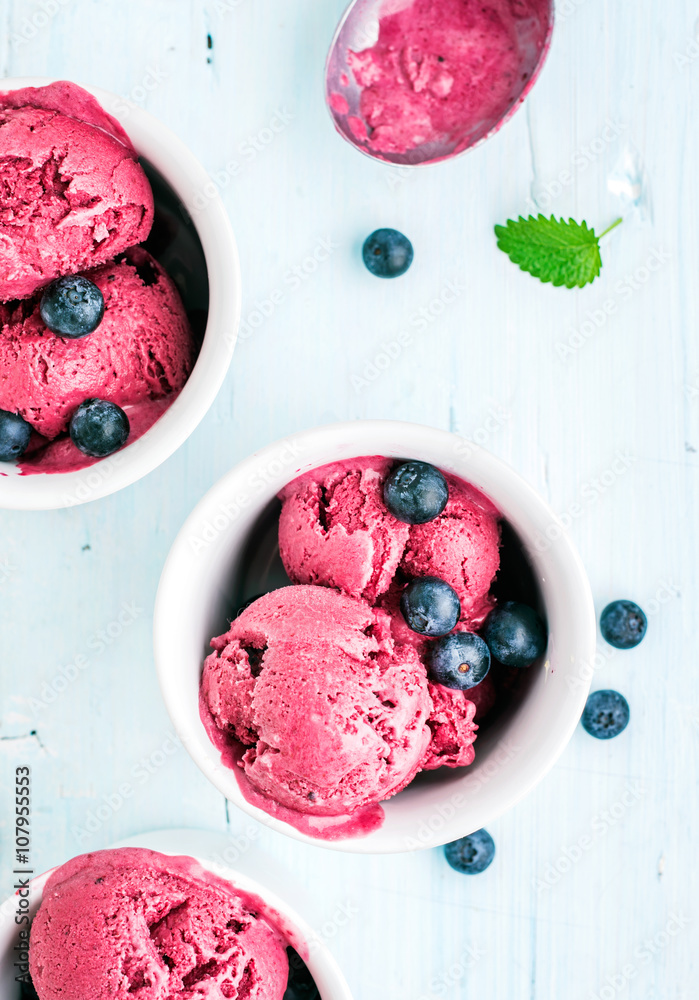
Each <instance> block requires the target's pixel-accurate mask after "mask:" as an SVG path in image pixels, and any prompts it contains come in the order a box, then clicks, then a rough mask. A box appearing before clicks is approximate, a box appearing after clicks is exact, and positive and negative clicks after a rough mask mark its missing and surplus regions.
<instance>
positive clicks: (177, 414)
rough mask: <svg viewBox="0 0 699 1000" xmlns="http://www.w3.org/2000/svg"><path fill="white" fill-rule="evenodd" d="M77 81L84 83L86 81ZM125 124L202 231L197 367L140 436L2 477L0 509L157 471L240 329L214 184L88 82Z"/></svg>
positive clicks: (233, 264) (74, 500) (98, 493)
mask: <svg viewBox="0 0 699 1000" xmlns="http://www.w3.org/2000/svg"><path fill="white" fill-rule="evenodd" d="M55 82H56V80H54V79H49V78H43V77H25V78H15V79H7V80H0V91H7V90H19V89H21V88H22V87H45V86H47V84H49V83H55ZM80 86H83V85H82V84H81V85H80ZM84 89H85V90H87V91H89V92H90V93H91V94H93V96H94V97H96V98H97V100H98V101H99V102H100V104H101V105H102V107H103V108H104V109H105V111H108V112H109V114H111V115H113V116H114V117H115V118H116V119H117V120H118V121H120V122H121V124H122V125H123V127H124V129H125V130H126V132H127V133H128V135H129V137H130V138H131V141H132V142H133V144H134V146H135V147H136V150H137V152H138V154H139V155H140V156H142V157H144V158H145V159H146V160H148V162H149V163H151V164H152V166H153V167H155V169H156V170H157V171H158V172H159V173H160V175H161V176H162V177H163V179H164V180H165V181H167V183H168V184H169V185H170V187H171V188H172V189H173V191H174V192H175V194H176V195H177V197H178V198H179V199H180V201H181V203H182V205H183V206H184V207H185V208H186V209H187V211H188V212H189V215H190V216H191V218H192V221H193V223H194V226H195V228H196V230H197V233H198V236H199V239H200V241H201V245H202V248H203V250H204V256H205V258H206V268H207V273H208V280H209V315H208V321H207V325H206V333H205V336H204V342H203V344H202V347H201V351H200V353H199V357H198V359H197V362H196V365H195V366H194V370H193V372H192V374H191V375H190V377H189V380H188V381H187V384H186V385H185V387H184V389H183V390H182V392H181V393H180V395H179V397H178V398H177V399H176V400H175V402H174V403H173V404H172V406H171V407H169V409H168V410H166V411H165V413H164V414H163V416H161V417H160V419H159V420H158V421H157V422H156V423H155V425H154V426H153V427H151V429H150V430H148V431H147V432H146V433H145V434H144V435H143V437H141V438H138V439H137V440H136V441H135V442H134V443H133V444H132V445H127V447H126V448H124V449H123V450H122V451H119V452H117V453H116V454H114V455H111V456H109V457H108V458H105V459H103V460H102V461H101V462H98V463H96V464H95V465H92V466H90V467H89V468H87V469H81V470H80V471H78V472H67V473H53V474H42V475H31V476H20V475H2V476H0V508H10V509H15V510H50V509H53V508H58V507H69V506H73V505H75V504H80V503H85V502H87V501H89V500H96V499H98V498H100V497H104V496H108V495H109V494H110V493H115V492H116V491H117V490H120V489H123V488H124V487H125V486H130V485H131V483H134V482H136V480H138V479H141V478H142V477H143V476H145V475H147V474H148V473H149V472H152V471H153V469H155V468H157V466H159V465H160V464H161V463H162V462H164V461H165V459H167V458H169V457H170V455H172V454H173V452H175V451H176V450H177V449H178V448H179V447H180V445H182V444H183V443H184V442H185V441H186V440H187V438H188V437H189V435H190V434H191V433H192V431H194V429H195V428H196V427H197V425H198V424H199V423H200V422H201V420H202V419H203V418H204V416H205V415H206V413H207V411H208V409H209V407H210V406H211V404H212V403H213V401H214V399H215V398H216V395H217V393H218V391H219V389H220V388H221V385H222V383H223V380H224V378H225V376H226V373H227V371H228V368H229V366H230V362H231V358H232V356H233V349H234V347H235V341H236V336H237V332H238V323H239V321H240V309H241V301H242V297H241V282H240V264H239V261H238V250H237V247H236V243H235V238H234V236H233V231H232V229H231V225H230V222H229V219H228V215H227V213H226V209H225V208H224V205H223V202H222V201H221V199H220V197H219V195H218V191H217V188H216V187H215V185H214V184H213V182H212V181H211V179H210V178H209V175H208V174H207V172H206V171H205V170H204V168H203V167H202V165H201V164H200V163H199V161H198V160H197V159H196V157H195V156H194V154H193V153H191V152H190V150H189V149H188V148H187V146H185V144H184V143H183V142H182V141H181V140H180V139H178V138H177V136H176V135H175V134H174V133H173V132H171V131H170V129H169V128H167V127H166V126H165V125H163V124H162V122H160V121H158V119H157V118H154V117H153V116H152V115H150V114H148V112H147V111H144V110H143V109H142V108H140V107H138V106H137V105H135V104H132V103H131V102H129V101H126V100H124V99H123V98H121V97H117V96H116V95H115V94H110V93H108V92H107V91H105V90H100V89H98V88H96V87H84Z"/></svg>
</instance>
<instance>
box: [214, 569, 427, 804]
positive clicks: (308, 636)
mask: <svg viewBox="0 0 699 1000" xmlns="http://www.w3.org/2000/svg"><path fill="white" fill-rule="evenodd" d="M212 646H213V648H214V652H213V653H212V654H211V655H210V656H209V657H208V658H207V660H206V662H205V665H204V673H203V677H202V695H203V699H204V702H205V704H206V705H207V706H208V709H209V711H210V712H211V715H212V716H213V719H214V721H215V724H216V726H217V727H218V729H219V730H220V731H221V732H223V733H225V734H227V735H228V736H229V737H231V738H234V739H236V740H238V741H239V742H240V743H242V744H243V745H244V746H246V747H248V749H247V750H246V752H245V754H244V756H243V758H242V766H243V769H244V771H245V775H246V776H247V778H248V779H249V780H250V782H251V783H252V784H253V785H254V786H255V788H257V789H258V790H259V791H261V792H262V793H263V794H264V795H266V796H268V797H269V798H270V799H272V800H274V801H275V802H278V803H280V804H281V805H283V806H286V807H288V808H291V809H294V810H297V811H298V812H301V813H312V814H315V815H319V816H323V815H344V814H350V813H352V812H353V811H355V810H356V809H358V808H360V807H361V806H363V805H366V804H369V803H372V804H373V803H376V802H379V801H383V800H384V799H387V798H388V797H389V796H391V795H394V794H395V793H396V792H398V791H400V790H401V789H402V788H404V787H405V786H406V785H407V784H408V783H409V782H410V781H411V780H412V779H413V777H414V776H415V774H416V773H417V771H418V770H419V768H420V764H421V761H422V759H423V757H424V756H425V753H426V751H427V747H428V745H429V742H430V730H429V728H428V725H427V720H428V718H429V716H430V712H431V710H432V703H431V701H430V697H429V693H428V686H427V678H426V674H425V670H424V667H423V665H422V664H421V662H420V660H419V657H418V656H417V653H416V652H415V650H414V649H413V648H412V647H411V646H400V645H396V644H395V643H394V642H393V640H392V638H391V634H390V623H389V621H388V617H387V616H386V615H385V614H384V613H383V612H381V611H378V610H374V609H372V608H371V607H370V606H369V604H367V602H366V601H363V600H361V599H358V598H353V597H349V596H347V595H344V594H340V593H338V592H336V591H335V590H331V589H328V588H324V587H315V586H295V587H286V588H283V589H281V590H277V591H274V592H273V593H271V594H267V595H265V596H264V597H261V598H260V599H259V600H257V601H256V602H255V603H254V604H253V605H251V606H250V607H249V608H248V609H247V610H246V611H244V612H243V613H242V614H241V615H240V616H239V617H238V618H237V619H236V620H235V621H234V622H233V623H232V625H231V627H230V630H229V631H228V632H227V633H226V634H225V635H223V636H220V637H218V638H217V639H214V640H213V642H212Z"/></svg>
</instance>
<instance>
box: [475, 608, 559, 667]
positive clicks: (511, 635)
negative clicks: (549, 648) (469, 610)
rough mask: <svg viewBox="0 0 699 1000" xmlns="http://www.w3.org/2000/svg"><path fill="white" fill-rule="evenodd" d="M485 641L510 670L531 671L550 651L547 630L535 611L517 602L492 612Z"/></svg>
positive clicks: (487, 624)
mask: <svg viewBox="0 0 699 1000" xmlns="http://www.w3.org/2000/svg"><path fill="white" fill-rule="evenodd" d="M483 638H484V639H485V641H486V642H487V643H488V646H489V647H490V652H491V653H492V655H493V657H494V658H495V659H496V660H499V661H500V663H503V664H504V665H505V666H506V667H528V666H530V665H531V664H532V663H533V662H534V660H537V659H538V658H539V657H540V656H543V654H544V653H545V651H546V644H547V635H546V626H545V625H544V623H543V622H542V620H541V618H540V617H539V615H538V614H537V613H536V611H535V610H534V609H533V608H530V607H528V606H527V605H526V604H518V603H517V602H516V601H507V603H506V604H503V605H502V606H501V607H499V608H495V609H494V610H493V611H491V612H490V614H489V615H488V618H487V619H486V623H485V627H484V629H483Z"/></svg>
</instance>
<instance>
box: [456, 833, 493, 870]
mask: <svg viewBox="0 0 699 1000" xmlns="http://www.w3.org/2000/svg"><path fill="white" fill-rule="evenodd" d="M444 856H445V857H446V859H447V861H448V862H449V864H450V865H451V866H452V868H453V869H454V870H455V871H457V872H461V874H462V875H480V873H481V872H484V871H485V870H486V868H488V867H489V866H490V864H491V862H492V860H493V858H494V857H495V842H494V841H493V838H492V837H491V836H490V834H489V833H488V831H487V830H476V832H475V833H470V834H469V835H468V837H462V838H461V839H460V840H455V841H453V842H452V843H451V844H446V845H445V847H444Z"/></svg>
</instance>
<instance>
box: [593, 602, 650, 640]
mask: <svg viewBox="0 0 699 1000" xmlns="http://www.w3.org/2000/svg"><path fill="white" fill-rule="evenodd" d="M647 628H648V619H647V618H646V616H645V614H644V613H643V611H641V609H640V608H639V606H638V604H634V603H633V601H612V603H611V604H608V605H607V607H606V608H605V609H604V611H603V612H602V617H601V618H600V629H601V631H602V637H603V638H604V639H606V641H607V642H608V643H609V645H610V646H614V648H615V649H633V648H634V646H638V644H639V642H640V641H641V639H643V636H644V635H645V634H646V629H647Z"/></svg>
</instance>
